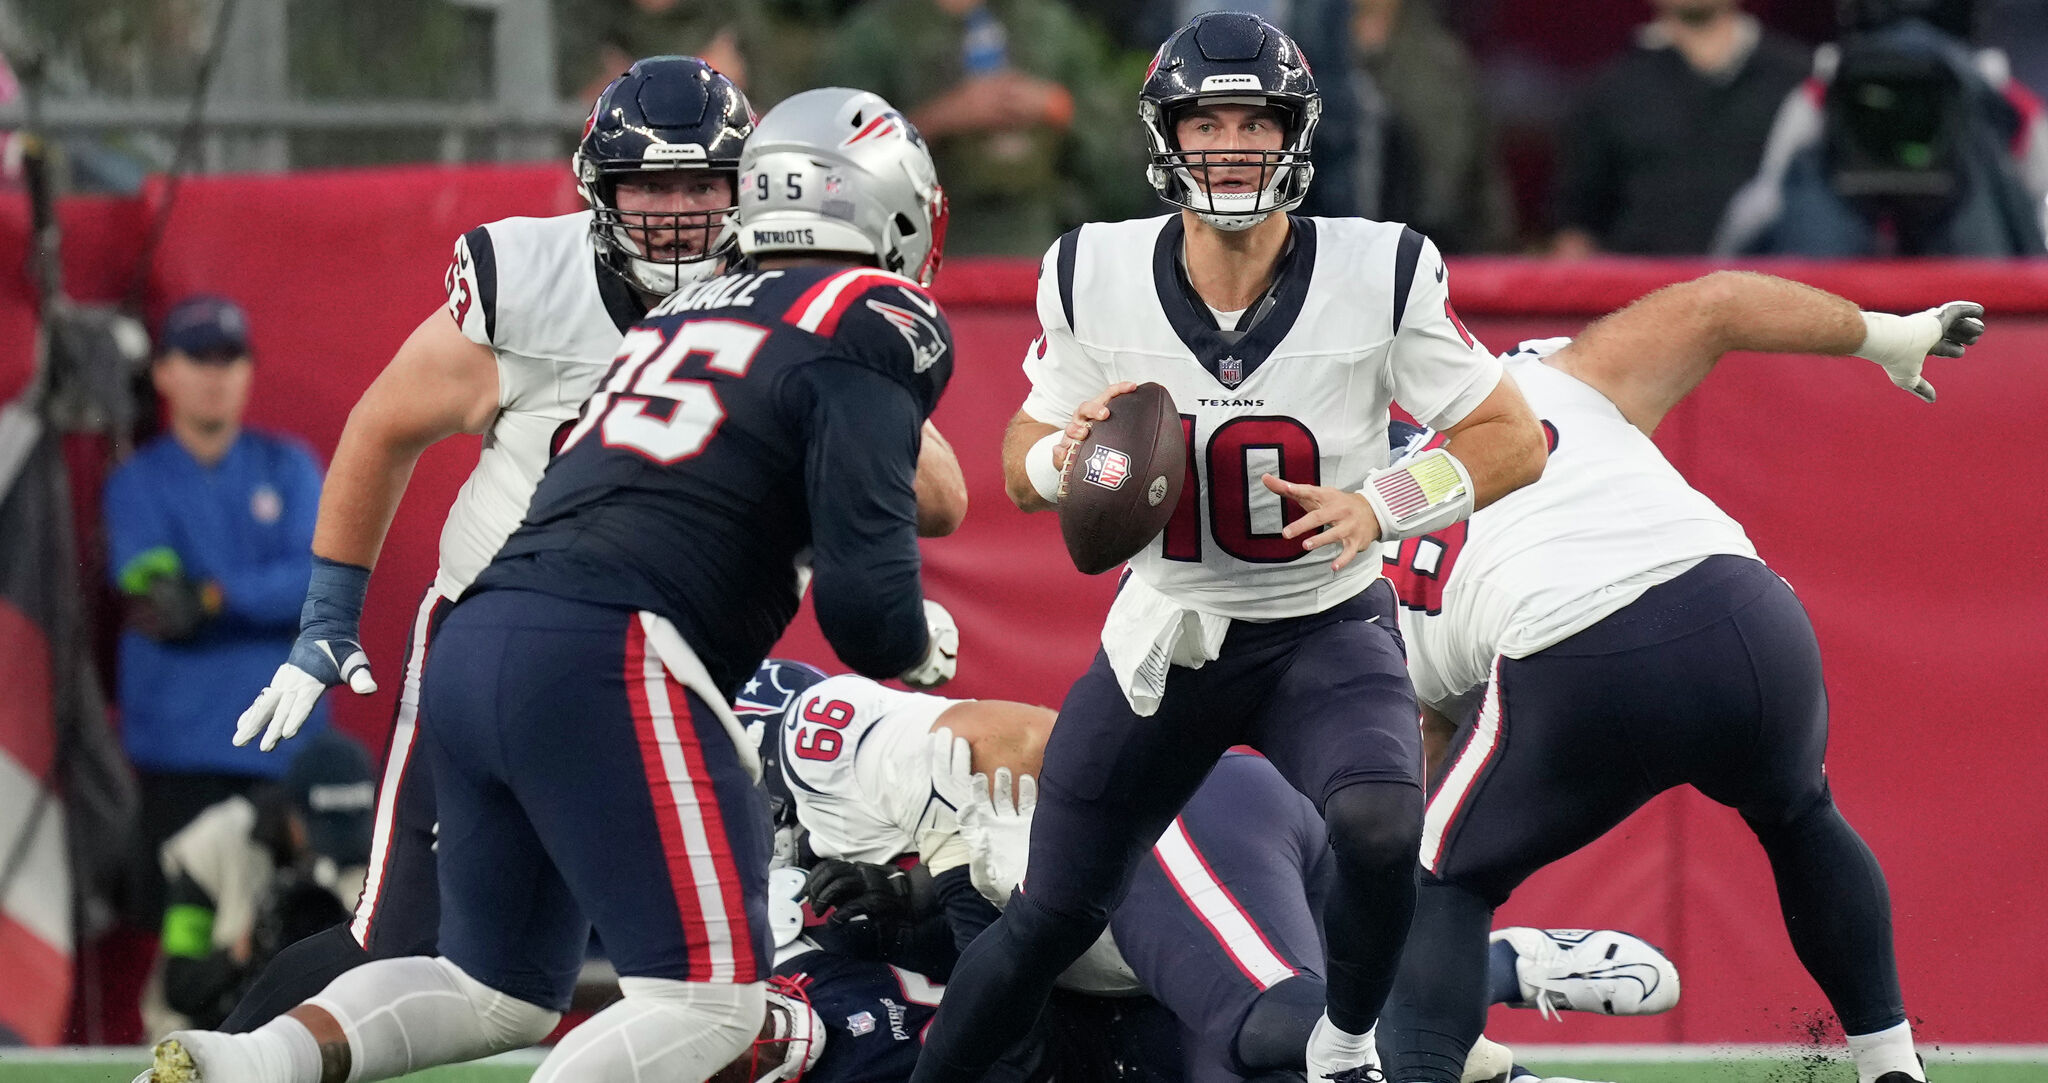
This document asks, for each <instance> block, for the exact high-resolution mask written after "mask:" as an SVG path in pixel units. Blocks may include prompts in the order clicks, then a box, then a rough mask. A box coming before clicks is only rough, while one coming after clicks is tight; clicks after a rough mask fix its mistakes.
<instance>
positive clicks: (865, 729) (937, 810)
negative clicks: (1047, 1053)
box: [782, 674, 1142, 996]
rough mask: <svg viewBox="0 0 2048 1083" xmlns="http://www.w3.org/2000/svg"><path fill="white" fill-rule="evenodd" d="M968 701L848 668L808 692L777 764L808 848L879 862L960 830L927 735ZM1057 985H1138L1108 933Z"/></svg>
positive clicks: (1020, 862)
mask: <svg viewBox="0 0 2048 1083" xmlns="http://www.w3.org/2000/svg"><path fill="white" fill-rule="evenodd" d="M965 702H969V701H967V700H957V699H946V698H944V697H942V696H930V695H925V694H923V693H920V692H900V691H897V690H896V689H893V688H885V687H883V686H882V685H879V684H876V683H875V682H874V681H871V680H868V679H867V678H866V677H859V676H855V675H852V674H843V675H841V676H838V677H833V678H831V679H829V680H825V681H822V682H820V683H818V684H815V685H812V686H811V687H810V688H809V689H807V690H805V692H804V694H803V696H802V698H800V699H799V700H797V702H796V703H795V704H793V705H791V708H790V711H789V713H788V714H787V715H786V716H784V722H783V729H782V768H783V778H784V779H785V780H786V781H787V782H788V783H789V790H790V793H791V794H792V795H794V796H795V798H796V807H797V819H798V820H799V821H800V822H801V823H802V824H803V825H804V828H805V830H807V831H809V832H810V836H811V849H812V850H813V851H814V852H815V853H817V855H818V856H820V857H834V858H838V859H839V860H841V861H866V862H870V863H879V862H886V861H890V860H893V859H894V858H896V857H898V856H900V855H902V854H906V853H913V852H915V851H916V850H917V847H918V842H919V840H920V838H922V837H923V836H924V835H925V834H926V833H927V832H950V831H954V830H957V829H958V823H959V821H958V820H957V819H956V818H955V817H954V815H953V808H952V806H950V805H948V804H946V802H945V801H944V799H942V798H941V797H940V796H939V793H938V789H937V788H936V787H934V786H933V785H932V775H931V758H930V755H931V754H930V744H929V738H930V735H931V730H932V725H933V723H935V722H937V721H938V718H939V716H940V715H942V714H944V713H945V712H946V710H947V709H948V708H950V707H953V706H955V705H956V704H960V703H965ZM1026 856H1027V855H1024V854H1015V855H1011V862H1010V863H1011V864H1012V865H1013V866H1014V867H1016V868H1023V867H1024V858H1025V857H1026ZM991 901H995V900H991ZM997 904H998V905H1001V904H1000V902H998V903H997ZM1059 985H1060V987H1061V988H1063V989H1073V990H1077V991H1080V992H1084V993H1097V994H1102V995H1106V996H1127V995H1130V994H1133V993H1137V992H1139V991H1141V988H1142V987H1141V986H1140V984H1139V982H1138V978H1137V975H1136V974H1134V973H1132V971H1131V968H1130V964H1128V963H1126V962H1124V958H1123V953H1122V952H1119V951H1118V950H1117V947H1116V940H1115V938H1113V937H1112V936H1110V934H1109V930H1107V929H1105V930H1103V932H1102V935H1101V936H1100V937H1098V938H1097V939H1096V941H1095V943H1094V944H1093V945H1091V946H1090V947H1089V949H1088V951H1087V952H1086V953H1085V954H1083V955H1082V956H1081V958H1079V959H1077V960H1075V961H1074V964H1073V965H1072V966H1070V967H1068V968H1067V970H1066V971H1065V972H1064V973H1063V974H1061V975H1060V979H1059Z"/></svg>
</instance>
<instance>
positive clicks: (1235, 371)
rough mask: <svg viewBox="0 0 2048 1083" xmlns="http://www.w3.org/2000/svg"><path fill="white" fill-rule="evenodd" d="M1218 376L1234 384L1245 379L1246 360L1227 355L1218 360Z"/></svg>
mask: <svg viewBox="0 0 2048 1083" xmlns="http://www.w3.org/2000/svg"><path fill="white" fill-rule="evenodd" d="M1216 378H1217V379H1219V380H1222V381H1223V382H1224V383H1226V384H1234V383H1236V382H1238V381H1239V380H1242V379H1244V361H1243V360H1241V359H1239V358H1235V357H1226V358H1224V359H1223V360H1221V361H1218V362H1216Z"/></svg>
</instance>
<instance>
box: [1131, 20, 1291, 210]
mask: <svg viewBox="0 0 2048 1083" xmlns="http://www.w3.org/2000/svg"><path fill="white" fill-rule="evenodd" d="M1204 105H1258V106H1267V107H1270V108H1272V109H1274V110H1276V111H1278V112H1279V114H1280V117H1281V124H1282V125H1283V127H1284V128H1285V131H1284V133H1283V141H1282V143H1281V147H1280V149H1279V150H1268V151H1220V150H1212V151H1184V150H1182V149H1181V148H1180V146H1179V140H1178V139H1177V138H1176V136H1175V125H1176V124H1177V123H1178V121H1179V120H1180V117H1181V115H1182V114H1183V113H1185V112H1186V111H1187V110H1189V109H1193V108H1197V107H1200V106H1204ZM1322 116H1323V98H1322V95H1321V94H1319V93H1317V91H1316V80H1315V76H1314V75H1312V74H1310V72H1309V68H1308V60H1307V58H1305V57H1303V56H1302V55H1301V47H1300V46H1298V45H1296V44H1294V39H1293V38H1290V37H1288V36H1287V35H1286V34H1285V33H1283V32H1282V31H1281V30H1280V28H1279V27H1277V26H1274V25H1273V24H1272V23H1269V22H1267V21H1266V20H1264V19H1261V18H1259V17H1258V16H1256V15H1252V14H1248V13H1246V12H1241V11H1212V12H1208V13H1206V14H1203V15H1197V16H1195V17H1194V18H1193V19H1191V20H1189V21H1188V24H1187V25H1186V26H1183V27H1181V28H1180V29H1178V30H1176V31H1174V32H1173V33H1172V35H1170V36H1169V37H1168V38H1167V39H1166V42H1165V44H1163V45H1161V46H1160V47H1159V52H1158V53H1157V54H1155V55H1154V56H1153V57H1152V67H1151V68H1150V69H1149V70H1147V71H1146V73H1145V86H1144V89H1143V90H1140V91H1139V92H1138V117H1139V119H1140V120H1142V121H1144V122H1145V138H1146V142H1147V143H1149V144H1150V145H1151V151H1152V164H1151V166H1150V167H1148V168H1147V169H1146V170H1145V179H1146V180H1148V181H1150V182H1152V187H1153V188H1154V189H1156V190H1157V191H1158V192H1159V195H1160V196H1161V197H1162V198H1164V199H1165V200H1166V201H1167V202H1168V203H1172V204H1174V205H1175V206H1179V207H1185V208H1187V209H1188V210H1191V211H1194V212H1195V213H1196V214H1198V215H1200V216H1201V218H1202V220H1203V221H1205V222H1207V223H1209V224H1210V225H1212V226H1215V227H1216V228H1218V229H1225V230H1232V231H1235V230H1241V229H1250V228H1251V227H1253V226H1255V225H1257V224H1259V223H1260V222H1262V221H1264V220H1265V219H1266V217H1267V216H1269V215H1271V214H1273V213H1275V212H1276V211H1285V210H1290V209H1292V208H1294V207H1297V206H1299V205H1300V204H1301V201H1302V199H1303V197H1305V196H1307V195H1308V184H1309V181H1310V180H1311V179H1313V178H1314V177H1315V166H1313V165H1311V164H1310V163H1309V145H1310V143H1311V142H1312V141H1313V140H1314V139H1315V134H1316V124H1317V122H1319V121H1320V120H1321V119H1322ZM1226 162H1228V163H1229V164H1232V165H1244V164H1259V165H1261V166H1262V167H1263V169H1264V170H1266V172H1264V173H1263V174H1262V176H1263V178H1264V180H1263V183H1261V184H1260V186H1259V187H1258V189H1257V190H1256V191H1251V192H1231V193H1212V192H1210V191H1209V190H1208V188H1207V186H1206V185H1205V184H1204V183H1202V181H1200V180H1198V179H1197V176H1196V174H1197V173H1198V172H1199V171H1200V169H1201V168H1202V167H1203V166H1206V165H1210V164H1212V163H1213V164H1215V165H1222V164H1224V163H1226Z"/></svg>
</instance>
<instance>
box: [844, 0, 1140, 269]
mask: <svg viewBox="0 0 2048 1083" xmlns="http://www.w3.org/2000/svg"><path fill="white" fill-rule="evenodd" d="M1113 70H1114V69H1113V68H1112V66H1111V64H1110V61H1109V58H1108V57H1107V56H1106V50H1105V49H1104V48H1103V45H1102V42H1101V41H1100V40H1099V39H1098V38H1097V37H1096V35H1095V33H1094V31H1093V30H1091V29H1090V28H1089V27H1087V26H1086V25H1084V24H1083V23H1081V21H1080V20H1079V19H1077V18H1076V17H1075V16H1074V14H1073V12H1072V11H1071V10H1069V9H1068V7H1067V6H1066V5H1065V4H1063V3H1060V2H1059V0H987V2H984V0H872V2H870V3H868V4H867V5H865V6H864V7H861V8H860V9H858V10H856V11H855V12H854V13H853V15H852V16H851V17H850V18H849V19H848V20H847V21H846V24H845V25H844V26H842V27H840V29H839V33H838V36H837V38H836V40H835V41H834V42H833V44H832V47H831V51H830V55H829V56H828V57H827V58H826V61H825V66H824V70H823V72H822V73H821V76H822V77H821V78H820V80H819V82H820V83H821V84H837V85H842V86H853V87H861V88H863V89H866V90H872V91H874V92H875V93H877V94H880V95H882V96H883V97H885V98H887V99H889V101H890V102H891V103H892V104H894V105H895V106H896V107H897V108H899V109H902V110H903V111H904V112H905V113H906V114H908V115H909V117H910V120H911V122H912V123H914V124H916V125H917V128H918V130H919V131H920V132H922V133H923V134H924V137H925V138H926V139H927V140H929V141H930V143H931V147H932V156H933V158H934V159H935V160H936V161H937V163H938V167H939V182H940V183H941V184H943V185H944V186H945V188H946V196H947V198H948V199H949V200H950V201H951V204H952V220H951V222H950V224H949V227H948V230H949V231H948V234H947V239H946V251H947V253H948V254H949V255H1012V256H1036V255H1040V254H1042V253H1043V252H1044V251H1045V248H1046V246H1047V245H1048V244H1050V243H1052V240H1053V238H1055V237H1057V236H1059V234H1060V233H1061V232H1062V231H1064V230H1066V229H1068V228H1069V227H1071V226H1072V225H1074V224H1076V223H1078V222H1081V221H1083V220H1086V219H1090V218H1120V217H1126V216H1128V215H1130V214H1134V213H1138V212H1140V211H1142V210H1144V209H1147V208H1150V207H1152V206H1153V205H1154V204H1153V203H1152V201H1151V199H1150V198H1149V197H1150V192H1149V191H1148V190H1146V189H1145V185H1144V147H1145V144H1144V137H1143V134H1142V132H1141V131H1140V128H1139V125H1138V120H1137V104H1136V101H1137V89H1138V88H1137V86H1136V84H1135V83H1133V84H1131V85H1127V86H1126V85H1117V84H1115V83H1114V82H1112V81H1111V79H1109V78H1107V77H1106V76H1107V75H1108V73H1110V72H1111V71H1113Z"/></svg>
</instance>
